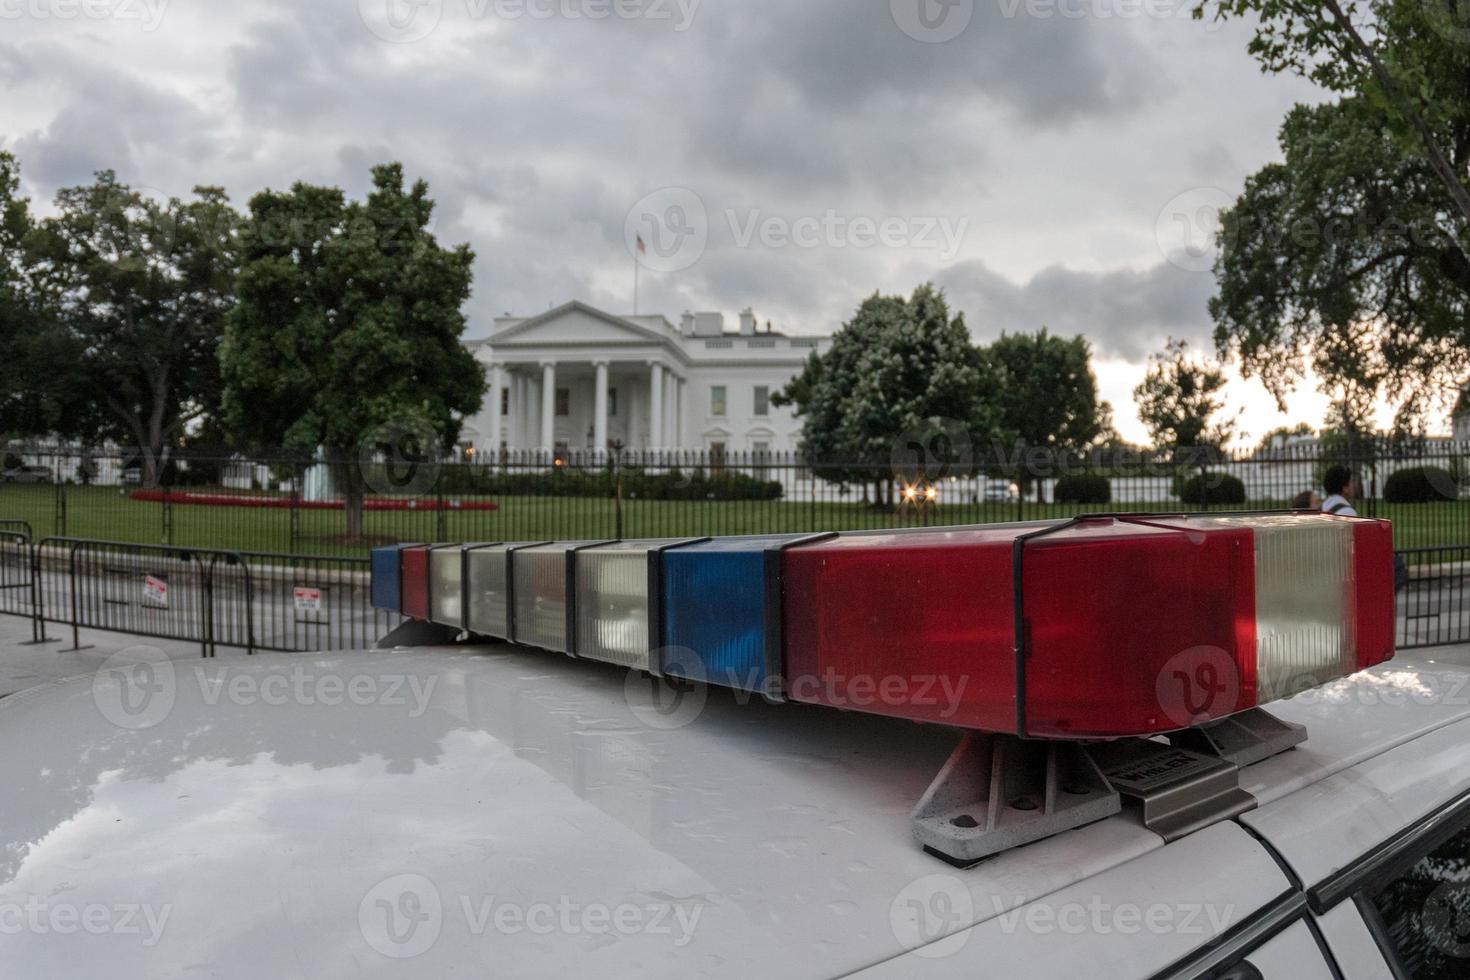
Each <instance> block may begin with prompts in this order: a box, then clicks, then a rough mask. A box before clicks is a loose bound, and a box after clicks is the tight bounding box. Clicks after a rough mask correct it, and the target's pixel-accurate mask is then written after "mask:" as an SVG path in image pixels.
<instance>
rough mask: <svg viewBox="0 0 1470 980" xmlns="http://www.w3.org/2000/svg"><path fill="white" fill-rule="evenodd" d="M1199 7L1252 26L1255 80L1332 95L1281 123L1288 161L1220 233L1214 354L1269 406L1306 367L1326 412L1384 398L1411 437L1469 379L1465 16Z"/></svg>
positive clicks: (1383, 8)
mask: <svg viewBox="0 0 1470 980" xmlns="http://www.w3.org/2000/svg"><path fill="white" fill-rule="evenodd" d="M1213 6H1214V8H1215V10H1216V14H1217V16H1220V17H1230V16H1241V15H1244V14H1246V13H1248V12H1249V13H1254V14H1257V15H1258V16H1259V18H1260V24H1259V26H1258V28H1257V31H1256V34H1255V38H1254V40H1253V41H1252V42H1251V46H1250V50H1251V51H1252V53H1254V54H1255V55H1256V56H1257V58H1258V59H1259V60H1260V61H1261V64H1262V66H1263V68H1265V69H1266V70H1267V71H1272V72H1281V71H1291V72H1296V73H1298V74H1302V75H1305V76H1308V77H1310V78H1312V79H1314V80H1315V81H1317V82H1318V83H1320V84H1321V85H1323V86H1324V87H1326V88H1327V89H1329V90H1331V91H1333V92H1337V93H1339V94H1341V96H1342V97H1341V98H1340V99H1339V100H1338V101H1336V102H1331V103H1326V104H1322V105H1313V106H1302V105H1299V106H1297V107H1295V108H1294V109H1292V110H1291V112H1290V113H1289V114H1288V115H1287V118H1286V120H1285V122H1284V123H1283V125H1282V128H1281V134H1280V143H1281V148H1282V151H1283V153H1284V155H1285V160H1284V162H1283V163H1279V164H1271V165H1268V166H1266V167H1264V168H1262V169H1261V170H1260V171H1258V172H1257V173H1256V174H1254V175H1253V176H1252V177H1250V178H1249V179H1248V180H1247V182H1246V188H1245V192H1244V193H1243V194H1242V195H1241V197H1240V199H1239V200H1238V201H1237V202H1236V204H1235V206H1234V207H1232V208H1230V209H1229V210H1228V211H1226V212H1225V213H1224V214H1223V215H1222V216H1221V223H1220V228H1221V232H1220V243H1219V244H1220V255H1219V258H1218V259H1217V262H1216V267H1215V272H1216V277H1217V279H1218V280H1219V293H1218V295H1217V296H1216V297H1215V298H1214V300H1212V302H1211V304H1210V310H1211V314H1212V316H1213V317H1214V320H1215V325H1216V334H1215V339H1216V342H1217V345H1218V347H1219V349H1220V351H1221V353H1223V354H1236V355H1239V357H1240V360H1241V367H1242V370H1243V372H1244V373H1245V374H1246V375H1247V376H1248V377H1249V376H1253V375H1259V376H1260V377H1261V379H1262V381H1263V382H1264V383H1265V384H1266V387H1267V388H1268V390H1270V391H1271V393H1272V394H1273V395H1274V396H1275V397H1276V398H1277V401H1278V403H1281V402H1283V400H1284V397H1285V394H1286V393H1287V392H1289V391H1290V390H1292V389H1293V388H1295V386H1296V385H1297V384H1298V383H1299V382H1300V381H1301V379H1302V378H1303V377H1304V376H1305V374H1306V372H1307V369H1308V368H1309V367H1310V368H1311V369H1312V370H1313V371H1314V372H1315V373H1316V374H1317V375H1318V376H1319V377H1321V378H1322V379H1323V381H1324V388H1326V389H1327V390H1328V393H1329V395H1330V396H1331V397H1332V398H1333V400H1339V399H1340V398H1343V397H1347V398H1356V397H1357V394H1356V392H1360V391H1361V392H1367V393H1369V394H1370V396H1371V397H1372V398H1373V399H1376V398H1378V397H1379V396H1380V395H1381V394H1386V395H1387V396H1389V397H1392V398H1394V399H1398V400H1401V402H1402V406H1401V407H1402V409H1403V414H1404V419H1405V423H1406V424H1409V425H1411V426H1413V425H1418V424H1420V423H1422V421H1423V419H1424V417H1425V415H1426V413H1427V411H1428V408H1429V404H1430V402H1432V401H1434V400H1436V399H1435V396H1437V395H1438V396H1441V399H1440V400H1443V396H1444V395H1445V393H1447V392H1449V391H1451V390H1452V388H1454V387H1456V385H1455V382H1457V381H1459V380H1462V379H1463V377H1464V375H1465V373H1466V372H1467V370H1470V316H1467V312H1470V189H1467V188H1470V180H1467V177H1470V45H1467V44H1465V43H1464V42H1465V40H1466V38H1467V37H1470V33H1467V31H1470V4H1467V3H1466V2H1465V0H1371V2H1364V3H1356V2H1348V3H1337V2H1334V0H1329V2H1328V3H1326V4H1318V3H1304V2H1282V0H1222V2H1219V3H1216V4H1214V5H1213ZM1204 9H1205V5H1202V6H1201V8H1199V9H1198V10H1197V11H1196V12H1197V13H1202V12H1203V11H1204ZM1333 389H1338V390H1336V391H1334V390H1333Z"/></svg>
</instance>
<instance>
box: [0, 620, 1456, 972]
mask: <svg viewBox="0 0 1470 980" xmlns="http://www.w3.org/2000/svg"><path fill="white" fill-rule="evenodd" d="M1457 656H1458V659H1459V663H1460V664H1463V663H1464V662H1465V659H1464V657H1463V656H1459V655H1458V654H1457ZM1444 657H1445V653H1444V651H1440V652H1439V654H1438V659H1440V660H1443V659H1444ZM1435 659H1436V658H1434V657H1430V656H1427V655H1424V654H1413V655H1404V656H1401V657H1400V658H1399V659H1398V660H1397V661H1395V662H1394V663H1392V664H1389V665H1386V666H1385V667H1383V668H1380V669H1378V670H1376V671H1373V672H1370V673H1369V674H1368V675H1366V676H1364V677H1360V678H1356V679H1353V680H1349V681H1345V682H1341V684H1342V685H1343V688H1342V690H1343V691H1345V692H1347V693H1348V695H1349V697H1348V698H1347V701H1348V709H1347V710H1338V709H1336V708H1332V709H1331V710H1329V709H1328V708H1327V707H1324V702H1323V701H1322V700H1316V701H1312V700H1309V699H1305V698H1303V699H1298V700H1297V701H1294V702H1285V703H1281V704H1278V705H1277V706H1275V707H1274V708H1273V711H1275V713H1277V714H1278V715H1279V716H1281V717H1284V718H1286V719H1288V720H1295V721H1306V723H1307V724H1308V725H1309V727H1310V740H1309V741H1308V743H1307V744H1306V745H1305V746H1302V747H1300V748H1298V749H1296V750H1294V751H1293V752H1292V753H1290V754H1289V755H1288V756H1284V757H1281V758H1279V759H1277V760H1271V761H1268V762H1267V763H1262V764H1261V765H1260V766H1257V767H1253V768H1252V769H1250V770H1247V774H1246V778H1245V780H1244V783H1245V786H1246V788H1247V789H1248V790H1250V791H1251V792H1252V793H1255V794H1256V795H1257V797H1258V799H1262V800H1264V801H1266V802H1267V803H1268V804H1269V803H1272V802H1273V801H1276V800H1281V801H1283V805H1284V803H1285V802H1286V801H1290V800H1292V799H1293V797H1291V796H1289V795H1288V794H1290V793H1291V792H1292V791H1294V790H1299V789H1302V788H1304V787H1309V786H1316V785H1317V784H1318V783H1321V782H1322V781H1323V780H1325V779H1328V777H1331V776H1332V775H1333V774H1334V773H1340V772H1342V771H1343V770H1344V769H1345V768H1346V767H1347V766H1349V765H1353V764H1356V763H1359V762H1363V761H1365V760H1368V759H1372V758H1375V757H1377V756H1379V755H1381V754H1382V753H1384V752H1386V751H1388V750H1389V749H1392V748H1393V747H1394V746H1401V745H1405V743H1406V742H1407V741H1408V740H1411V739H1415V738H1424V737H1425V736H1426V733H1427V732H1429V731H1430V730H1433V729H1438V728H1444V727H1445V726H1447V725H1450V724H1452V723H1454V722H1455V721H1456V720H1458V719H1461V718H1464V717H1466V716H1467V714H1470V708H1467V707H1465V706H1463V705H1458V704H1454V703H1450V702H1451V701H1452V700H1453V699H1449V698H1441V699H1440V700H1439V702H1437V703H1431V704H1421V703H1418V702H1416V701H1415V700H1413V699H1407V698H1406V699H1404V700H1403V701H1402V703H1399V704H1393V703H1388V702H1387V701H1385V700H1383V699H1380V700H1379V701H1378V702H1377V703H1375V704H1373V705H1371V706H1363V707H1362V710H1358V708H1355V707H1353V706H1354V705H1356V704H1358V702H1362V701H1365V697H1364V695H1363V692H1364V691H1367V690H1370V689H1380V690H1381V689H1383V685H1385V684H1388V685H1389V686H1390V687H1392V686H1395V685H1397V686H1399V687H1405V686H1407V687H1412V686H1413V685H1414V684H1416V683H1417V684H1421V685H1422V684H1426V683H1429V682H1428V681H1426V680H1425V678H1427V677H1430V676H1433V677H1435V678H1436V680H1435V681H1434V682H1433V683H1438V684H1443V685H1445V686H1446V688H1445V689H1447V686H1448V685H1449V684H1451V683H1453V680H1454V678H1455V677H1456V676H1459V675H1461V674H1463V673H1464V668H1463V666H1456V665H1453V664H1451V665H1446V664H1444V663H1436V662H1434V661H1435ZM1385 678H1387V679H1388V680H1385ZM648 690H649V688H648V685H647V683H646V681H644V680H643V679H641V678H639V677H638V676H637V675H631V678H630V675H629V674H627V673H626V672H625V671H622V670H618V669H614V668H610V667H605V666H601V665H597V664H591V663H587V662H576V661H572V660H569V659H568V658H565V657H561V656H554V655H548V654H545V653H538V652H534V651H521V650H514V649H511V648H507V647H487V648H476V649H464V648H459V649H424V650H411V651H382V652H372V653H360V654H349V655H337V656H330V657H328V656H321V657H301V656H291V655H282V656H261V657H254V658H249V659H246V658H236V659H229V660H210V661H195V662H179V663H175V664H167V663H160V664H154V665H150V666H148V667H146V668H144V669H143V670H142V674H141V676H140V672H139V670H138V669H133V670H129V671H126V672H117V671H113V672H106V673H103V674H100V675H98V677H96V678H92V677H88V678H79V679H76V680H73V681H67V682H63V683H60V684H56V685H51V686H48V687H43V688H38V689H36V690H33V691H30V692H26V693H24V694H20V695H16V696H13V697H11V698H8V699H5V700H4V701H0V780H3V784H4V785H5V787H6V791H5V792H4V794H0V841H3V843H4V850H3V855H4V857H3V861H4V863H3V865H0V911H3V909H4V908H6V903H16V902H21V901H31V902H33V903H35V902H39V903H40V905H41V906H42V907H43V908H51V907H53V906H55V905H56V904H58V903H64V904H66V905H68V906H74V907H87V906H92V905H98V906H106V907H109V908H113V909H116V908H117V907H120V906H129V905H131V906H139V907H140V909H141V912H140V914H139V921H140V922H144V926H143V933H142V934H141V935H139V934H137V933H133V932H122V931H117V930H114V931H109V932H107V933H105V934H97V935H92V934H82V935H78V934H76V933H75V931H74V932H73V933H72V934H65V935H64V934H60V933H59V932H58V931H56V930H49V931H48V930H39V931H38V930H35V929H29V930H23V931H21V932H19V933H17V934H4V935H0V956H3V957H4V959H5V962H6V963H7V965H8V966H9V968H10V969H11V970H13V971H15V972H16V973H17V974H18V975H20V974H28V975H37V976H41V975H45V976H57V975H98V974H102V973H105V974H106V975H108V976H111V977H130V976H137V977H145V976H148V977H152V976H160V975H183V974H189V973H199V974H202V975H208V976H221V977H229V976H242V977H243V976H250V977H259V976H262V975H267V976H310V977H317V976H335V975H341V974H352V975H354V976H401V975H424V976H453V975H461V974H463V975H474V976H478V975H487V974H493V975H497V976H524V975H547V974H552V973H567V972H572V971H580V972H586V973H588V974H589V975H605V976H621V975H626V974H634V973H636V974H638V975H641V976H670V977H673V976H678V977H689V976H741V977H743V976H749V975H753V974H757V973H759V974H760V975H763V976H773V977H780V976H792V977H806V978H811V977H834V976H840V975H844V974H847V973H850V972H853V971H857V970H861V969H864V968H869V967H877V966H879V965H881V964H884V963H888V962H890V961H894V962H904V960H911V957H912V955H913V954H911V955H910V957H905V956H904V954H905V953H906V952H908V951H909V950H910V949H912V948H913V947H914V946H916V945H920V944H922V943H923V942H926V941H931V940H940V939H943V938H945V937H946V936H956V935H959V934H961V933H963V932H964V931H965V930H967V929H971V928H972V927H975V926H977V925H983V924H986V923H990V922H991V920H997V922H1000V921H1003V920H1000V919H998V918H997V917H999V916H1001V914H1002V913H1004V912H1007V911H1010V910H1012V909H1015V908H1017V907H1019V906H1021V905H1023V904H1025V903H1028V902H1032V901H1034V900H1036V899H1038V898H1041V897H1043V896H1047V895H1052V894H1053V893H1058V892H1061V891H1063V890H1065V889H1068V888H1070V887H1074V886H1078V885H1079V884H1081V883H1083V882H1086V881H1087V880H1088V879H1090V878H1094V876H1098V875H1101V874H1102V873H1104V872H1106V871H1108V870H1109V869H1116V868H1120V867H1121V866H1124V865H1127V864H1128V863H1129V862H1135V861H1137V860H1139V859H1144V858H1145V857H1146V860H1147V862H1148V863H1147V864H1145V863H1137V864H1134V865H1132V867H1131V868H1130V869H1125V870H1121V871H1120V872H1118V874H1120V875H1122V877H1120V878H1115V877H1114V876H1111V875H1110V876H1109V877H1108V878H1107V879H1106V880H1109V881H1114V880H1117V881H1125V880H1126V881H1138V882H1140V883H1142V882H1143V879H1144V878H1149V877H1156V873H1157V870H1158V869H1160V868H1168V867H1174V868H1176V869H1178V870H1179V871H1180V873H1181V874H1186V875H1187V876H1188V878H1189V880H1193V881H1196V882H1202V883H1204V884H1205V885H1206V886H1208V887H1217V888H1218V890H1219V891H1220V893H1221V894H1224V893H1225V891H1226V890H1227V889H1229V888H1235V887H1236V885H1233V884H1230V882H1231V881H1232V880H1233V879H1232V878H1231V876H1232V875H1234V876H1235V877H1239V876H1240V875H1241V874H1246V875H1247V877H1249V876H1250V873H1249V868H1252V867H1255V864H1253V863H1250V862H1246V861H1245V859H1243V858H1242V859H1239V860H1237V859H1236V858H1235V857H1232V855H1233V854H1234V851H1233V850H1232V848H1235V847H1237V846H1238V845H1239V846H1245V844H1246V843H1247V842H1246V840H1245V838H1246V835H1245V834H1244V831H1242V830H1241V828H1240V826H1239V825H1238V824H1234V823H1231V824H1228V825H1225V826H1222V827H1220V828H1211V829H1210V831H1208V832H1202V833H1201V834H1197V835H1194V836H1193V837H1190V838H1185V839H1184V840H1182V841H1179V842H1176V843H1175V844H1171V845H1169V846H1168V847H1165V845H1164V844H1163V841H1162V840H1161V839H1160V838H1159V837H1158V836H1157V835H1155V834H1153V833H1151V832H1149V831H1148V830H1146V829H1144V828H1143V827H1142V825H1141V824H1140V823H1139V822H1138V820H1137V818H1136V817H1135V816H1134V815H1132V814H1131V813H1129V812H1125V813H1124V814H1121V815H1119V816H1116V817H1113V818H1110V819H1108V820H1105V821H1101V822H1099V823H1095V824H1092V825H1090V826H1087V827H1084V828H1081V829H1079V830H1075V831H1071V832H1068V833H1064V834H1061V835H1059V836H1057V837H1054V838H1051V839H1049V840H1045V841H1041V842H1038V843H1036V844H1032V845H1029V846H1027V847H1024V848H1019V849H1017V850H1014V851H1011V852H1008V853H1005V854H1002V855H999V856H997V857H995V858H993V859H990V860H988V861H986V862H984V863H983V864H981V865H979V866H978V867H976V868H973V869H970V870H968V871H959V870H956V869H953V868H950V867H949V866H947V865H945V864H943V863H941V862H939V861H937V860H936V859H935V858H933V857H930V856H929V855H926V854H925V853H923V852H922V851H921V850H920V849H919V847H918V846H917V845H916V844H915V843H914V842H913V840H912V837H911V836H910V826H909V814H910V810H911V809H912V807H913V805H914V803H915V801H917V800H918V798H919V796H920V795H921V794H922V793H923V791H924V789H925V788H926V786H927V785H928V783H929V782H930V780H931V779H932V778H933V776H934V774H935V773H936V772H937V771H938V769H939V767H940V766H941V765H942V763H943V762H944V760H945V758H946V757H947V755H948V754H949V752H950V751H951V750H952V749H953V747H954V746H955V745H956V744H957V742H958V739H959V737H960V734H959V733H958V732H956V731H954V730H952V729H946V728H942V727H937V726H920V725H915V724H912V723H908V722H903V721H898V720H894V719H885V718H881V717H877V716H868V715H860V714H844V713H840V712H836V711H833V710H830V709H825V708H817V707H809V706H801V705H771V704H766V703H763V702H761V701H759V700H755V701H754V702H751V701H749V700H748V699H743V698H739V697H737V696H736V695H734V694H733V693H732V692H728V691H724V690H721V689H715V688H711V689H708V690H707V691H705V692H704V695H703V697H702V698H701V697H700V696H698V695H696V696H695V697H694V699H693V700H691V701H687V702H685V703H684V705H683V706H682V707H681V708H679V709H677V710H673V711H671V712H668V713H664V714H661V713H660V712H659V711H658V710H656V709H655V706H654V705H653V703H652V702H651V701H650V700H649V695H648V694H647V691H648ZM128 699H130V700H128ZM701 700H702V702H703V703H702V707H700V708H699V710H698V711H694V710H692V709H693V706H694V705H695V704H697V703H698V702H700V701H701ZM1406 754H1407V755H1408V756H1410V757H1411V758H1410V759H1409V760H1407V761H1405V762H1403V763H1402V764H1401V765H1402V767H1404V768H1410V769H1412V768H1414V767H1415V766H1416V765H1419V768H1420V769H1421V770H1424V769H1425V766H1437V765H1439V764H1440V763H1441V761H1442V760H1439V759H1438V757H1436V758H1435V759H1433V760H1429V761H1428V762H1426V763H1424V764H1422V765H1420V764H1418V763H1416V762H1415V761H1414V760H1413V758H1412V757H1413V753H1412V752H1406ZM1425 771H1427V770H1425ZM1329 782H1330V780H1329ZM1324 785H1325V784H1324ZM1347 791H1348V787H1344V789H1343V792H1344V793H1346V792H1347ZM1445 792H1446V793H1450V792H1453V788H1450V787H1446V789H1445ZM1328 793H1329V798H1324V799H1323V800H1321V806H1322V807H1323V808H1331V807H1332V805H1333V800H1332V799H1331V798H1330V793H1331V791H1328ZM1410 809H1413V808H1410ZM1263 812H1264V811H1263ZM1402 816H1403V817H1404V819H1409V817H1410V816H1411V813H1409V812H1407V811H1406V812H1405V813H1403V814H1402ZM1380 829H1382V828H1380ZM1205 833H1209V834H1210V836H1209V837H1206V836H1205ZM1191 842H1192V843H1191ZM1200 848H1203V850H1200V851H1199V853H1198V854H1196V853H1195V850H1193V849H1200ZM1186 852H1188V853H1186ZM1264 853H1265V852H1264V851H1261V852H1260V853H1259V854H1256V855H1255V856H1254V857H1252V858H1251V859H1250V860H1251V862H1254V861H1255V860H1256V858H1257V857H1262V856H1264ZM1200 855H1204V857H1203V858H1201V857H1200ZM1267 866H1270V862H1269V859H1268V861H1267V864H1265V865H1261V867H1263V868H1265V867H1267ZM1271 867H1272V873H1277V872H1276V871H1275V868H1274V866H1271ZM1150 869H1152V870H1150ZM1242 869H1245V870H1242ZM1256 877H1257V878H1259V876H1256ZM1098 880H1103V879H1098ZM956 881H958V882H959V883H960V887H962V888H963V889H965V890H967V891H968V892H969V895H968V898H965V897H964V896H959V898H958V906H959V908H958V911H957V912H955V911H954V908H955V904H956V902H955V898H956V896H954V895H953V894H952V892H953V889H954V887H955V885H954V883H955V882H956ZM1211 882H1213V883H1214V885H1210V883H1211ZM1276 884H1277V882H1275V881H1274V879H1270V880H1256V881H1254V882H1253V883H1251V884H1242V885H1241V886H1240V887H1241V888H1242V889H1243V890H1242V891H1241V895H1257V893H1258V892H1259V893H1260V894H1266V893H1267V892H1271V891H1272V890H1273V889H1274V887H1275V885H1276ZM1267 886H1269V887H1267ZM1252 889H1254V890H1252ZM1232 894H1233V893H1232ZM936 897H937V898H940V899H943V900H944V902H945V903H946V908H947V909H949V910H950V911H951V913H952V914H947V915H946V917H945V918H944V919H943V922H944V926H943V928H942V929H941V930H939V931H938V932H926V931H921V932H919V933H918V934H915V933H914V931H913V930H914V928H915V924H914V922H913V921H912V910H913V903H914V902H915V901H919V902H928V903H930V904H931V905H932V903H933V902H934V901H935V899H936ZM1254 900H1255V899H1253V898H1252V899H1246V898H1242V899H1241V900H1240V902H1237V903H1235V904H1237V905H1240V908H1239V909H1238V910H1237V911H1238V912H1239V914H1242V915H1244V914H1247V913H1248V911H1249V910H1248V909H1246V908H1245V907H1244V906H1245V905H1248V904H1249V902H1250V901H1254ZM1242 903H1244V904H1242ZM164 910H167V911H166V912H165V911H164ZM149 912H151V913H152V918H153V921H154V922H155V923H156V922H157V920H158V919H159V918H163V919H164V922H163V923H162V925H161V927H160V928H159V929H158V930H156V933H157V934H156V936H154V933H153V932H149V931H148V927H147V922H146V920H147V916H146V915H145V914H143V913H149ZM681 917H682V918H681ZM0 919H3V916H0ZM547 923H550V930H549V931H547V930H546V928H545V926H546V925H547ZM3 925H4V922H3V921H0V927H3ZM988 928H989V931H985V930H984V929H982V930H978V931H976V936H978V937H980V938H979V939H978V940H977V941H976V942H975V943H973V944H972V946H973V947H974V948H978V949H981V950H984V949H985V948H986V947H987V946H988V945H989V944H990V943H992V942H1013V941H1015V937H1014V936H1005V937H1002V938H999V939H996V938H991V939H985V938H984V937H985V936H990V935H991V932H993V931H994V930H995V929H996V928H998V925H991V926H989V927H988ZM150 936H154V938H156V941H155V942H152V943H151V944H149V943H146V942H145V941H146V940H147V939H148V938H149V937H150ZM405 937H407V938H405ZM1204 938H1208V937H1204ZM421 946H422V948H420V947H421ZM1018 948H1019V947H1018ZM920 952H922V950H920ZM405 954H412V955H411V956H406V955H405ZM1157 954H1158V951H1157V950H1156V951H1155V952H1154V953H1151V954H1150V956H1151V957H1155V958H1156V955H1157ZM1171 955H1172V953H1171ZM900 958H902V959H900ZM957 962H958V961H957ZM973 962H974V963H980V962H983V961H982V960H975V961H973ZM1078 965H1079V964H1077V963H1075V961H1074V962H1073V964H1072V968H1073V969H1075V968H1076V966H1078ZM1104 972H1107V971H1104ZM1124 972H1126V971H1124Z"/></svg>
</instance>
